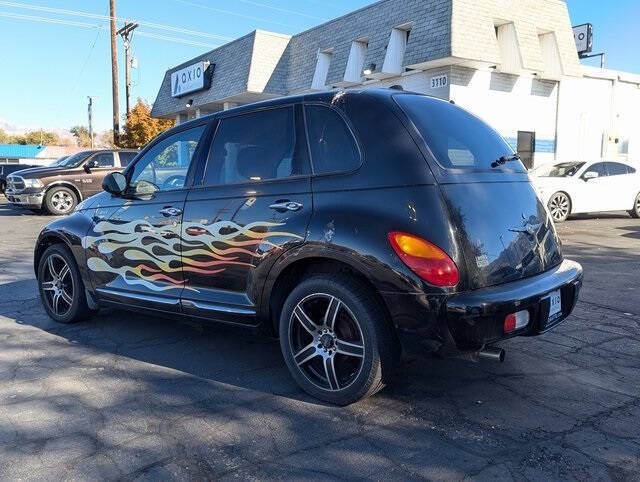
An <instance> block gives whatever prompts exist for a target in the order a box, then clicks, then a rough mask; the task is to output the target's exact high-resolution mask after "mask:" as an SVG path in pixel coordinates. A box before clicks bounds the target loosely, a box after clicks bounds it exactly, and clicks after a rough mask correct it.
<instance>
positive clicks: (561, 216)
mask: <svg viewBox="0 0 640 482" xmlns="http://www.w3.org/2000/svg"><path fill="white" fill-rule="evenodd" d="M547 207H548V208H549V213H551V218H552V219H553V220H554V222H556V223H562V222H564V221H566V220H567V218H568V217H569V214H571V199H569V196H568V195H567V194H566V193H564V192H562V191H558V192H556V193H554V194H553V195H552V196H551V197H550V198H549V203H548V204H547Z"/></svg>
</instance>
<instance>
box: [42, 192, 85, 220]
mask: <svg viewBox="0 0 640 482" xmlns="http://www.w3.org/2000/svg"><path fill="white" fill-rule="evenodd" d="M44 202H45V205H46V207H47V211H49V212H50V213H51V214H55V215H57V216H61V215H63V214H69V213H70V212H71V211H73V209H74V208H75V207H76V204H78V198H77V197H76V193H74V192H73V191H72V190H71V189H69V188H68V187H64V186H56V187H52V188H51V189H49V191H47V194H46V196H45V200H44Z"/></svg>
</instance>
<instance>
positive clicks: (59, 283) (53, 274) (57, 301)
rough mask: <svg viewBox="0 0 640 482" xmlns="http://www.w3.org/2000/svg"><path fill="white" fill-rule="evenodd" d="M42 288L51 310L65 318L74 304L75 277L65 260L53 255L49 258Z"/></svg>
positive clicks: (41, 284) (42, 280)
mask: <svg viewBox="0 0 640 482" xmlns="http://www.w3.org/2000/svg"><path fill="white" fill-rule="evenodd" d="M40 286H41V288H42V291H43V293H44V295H45V296H44V298H45V301H46V303H47V305H48V306H49V309H50V310H51V311H52V312H53V313H54V314H55V315H57V316H61V317H62V316H65V315H66V314H67V313H68V312H69V310H71V305H72V304H73V291H74V285H73V276H71V269H70V268H69V265H68V264H67V262H66V261H65V259H64V258H63V257H62V256H60V255H58V254H52V255H50V256H49V257H48V258H47V265H46V266H45V269H44V275H43V277H42V279H41V280H40Z"/></svg>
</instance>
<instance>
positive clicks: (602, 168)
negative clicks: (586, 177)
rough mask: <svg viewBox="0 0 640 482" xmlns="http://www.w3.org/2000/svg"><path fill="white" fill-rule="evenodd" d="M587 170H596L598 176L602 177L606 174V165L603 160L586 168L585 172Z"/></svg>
mask: <svg viewBox="0 0 640 482" xmlns="http://www.w3.org/2000/svg"><path fill="white" fill-rule="evenodd" d="M587 172H597V173H598V177H604V176H606V175H607V166H606V165H605V163H604V162H596V163H595V164H593V165H592V166H590V167H588V168H587V170H586V171H585V174H586V173H587Z"/></svg>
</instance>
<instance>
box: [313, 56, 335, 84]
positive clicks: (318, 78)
mask: <svg viewBox="0 0 640 482" xmlns="http://www.w3.org/2000/svg"><path fill="white" fill-rule="evenodd" d="M332 55H333V49H326V50H318V61H317V62H316V71H315V72H314V74H313V80H312V81H311V88H312V89H324V88H325V87H326V85H327V75H328V74H329V66H330V65H331V57H332Z"/></svg>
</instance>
